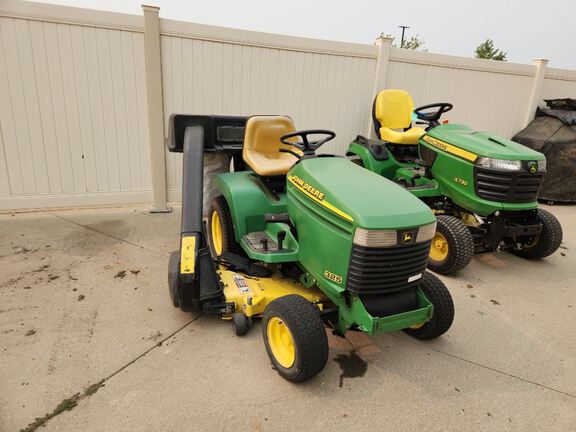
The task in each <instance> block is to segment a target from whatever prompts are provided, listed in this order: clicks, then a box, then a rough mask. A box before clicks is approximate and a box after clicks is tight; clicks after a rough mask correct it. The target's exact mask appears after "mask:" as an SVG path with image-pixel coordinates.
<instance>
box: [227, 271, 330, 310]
mask: <svg viewBox="0 0 576 432" xmlns="http://www.w3.org/2000/svg"><path fill="white" fill-rule="evenodd" d="M217 273H218V275H219V277H220V280H221V281H222V283H223V284H224V296H225V297H226V302H229V303H234V304H235V305H236V308H235V310H236V312H237V313H238V312H241V313H243V314H244V315H246V316H247V317H258V316H261V315H262V314H263V313H264V309H266V306H268V304H269V303H270V302H272V301H273V300H275V299H277V298H279V297H283V296H286V295H290V294H297V295H300V296H302V297H304V298H305V299H306V300H308V301H309V302H310V303H313V304H315V305H316V306H317V307H318V308H319V309H320V310H322V308H323V303H324V302H326V301H327V297H326V296H325V295H324V294H323V293H322V291H320V290H319V289H318V288H316V287H310V288H306V287H304V286H303V285H301V284H299V283H298V282H296V281H294V280H292V279H287V278H285V277H284V276H282V274H280V273H279V272H274V273H273V274H272V275H271V276H269V277H262V278H259V277H254V276H247V275H245V274H241V273H237V272H234V271H232V270H229V269H227V268H226V267H224V266H219V267H218V269H217ZM222 318H223V319H228V320H229V319H232V314H231V313H225V314H223V315H222Z"/></svg>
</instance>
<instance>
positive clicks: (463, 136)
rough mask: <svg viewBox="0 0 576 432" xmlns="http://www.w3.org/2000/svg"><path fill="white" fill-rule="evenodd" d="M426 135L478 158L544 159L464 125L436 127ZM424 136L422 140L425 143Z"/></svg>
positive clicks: (540, 154) (504, 140) (536, 153)
mask: <svg viewBox="0 0 576 432" xmlns="http://www.w3.org/2000/svg"><path fill="white" fill-rule="evenodd" d="M426 135H428V136H431V137H432V138H436V139H437V140H440V141H442V142H443V143H448V144H451V145H453V146H455V147H458V148H460V149H463V150H466V151H468V152H471V153H474V154H476V155H479V156H485V157H490V158H494V159H507V160H534V161H538V160H544V159H545V157H544V155H543V154H542V153H539V152H537V151H534V150H532V149H530V148H528V147H526V146H523V145H522V144H518V143H515V142H514V141H510V140H509V139H506V138H502V137H500V136H498V135H494V134H490V133H487V132H477V131H474V130H472V129H470V128H469V127H468V126H465V125H459V124H447V125H442V126H437V127H435V128H433V129H431V130H429V131H428V133H427V134H426ZM426 135H425V136H424V138H423V139H424V140H425V141H426ZM429 143H430V144H432V145H434V146H435V147H440V146H441V144H442V143H440V145H435V144H434V142H429ZM440 148H442V147H440Z"/></svg>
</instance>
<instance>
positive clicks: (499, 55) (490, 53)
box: [474, 39, 507, 61]
mask: <svg viewBox="0 0 576 432" xmlns="http://www.w3.org/2000/svg"><path fill="white" fill-rule="evenodd" d="M506 54H507V53H505V52H504V51H501V50H499V49H496V48H494V41H493V40H492V39H486V40H485V41H484V42H482V43H481V44H480V45H478V46H477V47H476V50H474V56H475V57H476V58H482V59H491V60H500V61H506Z"/></svg>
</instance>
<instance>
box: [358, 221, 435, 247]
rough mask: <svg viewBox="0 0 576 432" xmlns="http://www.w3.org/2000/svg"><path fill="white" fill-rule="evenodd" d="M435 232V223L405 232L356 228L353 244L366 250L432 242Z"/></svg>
mask: <svg viewBox="0 0 576 432" xmlns="http://www.w3.org/2000/svg"><path fill="white" fill-rule="evenodd" d="M435 232H436V222H432V223H431V224H428V225H424V226H421V227H420V228H414V229H407V230H399V231H397V230H367V229H364V228H356V232H355V233H354V244H355V245H358V246H364V247H368V248H377V247H391V246H397V245H402V246H405V245H407V244H409V243H420V242H425V241H428V240H432V238H433V237H434V233H435Z"/></svg>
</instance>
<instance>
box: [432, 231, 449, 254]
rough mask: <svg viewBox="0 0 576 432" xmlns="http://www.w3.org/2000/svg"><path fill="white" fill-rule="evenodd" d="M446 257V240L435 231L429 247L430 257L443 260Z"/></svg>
mask: <svg viewBox="0 0 576 432" xmlns="http://www.w3.org/2000/svg"><path fill="white" fill-rule="evenodd" d="M446 258H448V240H446V237H444V236H443V235H442V234H440V233H439V232H438V231H436V234H434V238H433V239H432V247H431V248H430V259H431V260H432V261H444V260H445V259H446Z"/></svg>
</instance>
